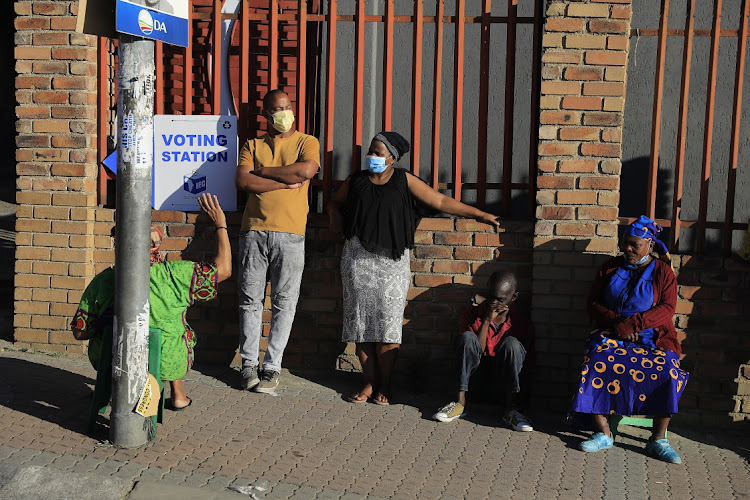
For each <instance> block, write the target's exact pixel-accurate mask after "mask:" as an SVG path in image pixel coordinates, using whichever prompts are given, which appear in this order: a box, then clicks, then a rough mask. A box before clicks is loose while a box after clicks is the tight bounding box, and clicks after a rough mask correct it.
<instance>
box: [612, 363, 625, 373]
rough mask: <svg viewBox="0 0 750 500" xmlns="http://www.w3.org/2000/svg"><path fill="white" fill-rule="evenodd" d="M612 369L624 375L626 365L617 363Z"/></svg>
mask: <svg viewBox="0 0 750 500" xmlns="http://www.w3.org/2000/svg"><path fill="white" fill-rule="evenodd" d="M612 370H614V372H615V373H616V374H618V375H622V374H623V373H625V365H623V364H622V363H617V364H616V365H614V366H613V367H612Z"/></svg>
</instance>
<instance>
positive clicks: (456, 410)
mask: <svg viewBox="0 0 750 500" xmlns="http://www.w3.org/2000/svg"><path fill="white" fill-rule="evenodd" d="M517 287H518V285H517V281H516V276H515V275H514V274H513V273H512V272H510V271H507V270H506V271H496V272H494V273H493V274H492V276H490V279H489V283H488V286H487V288H488V289H487V292H486V295H485V296H486V299H485V300H484V302H482V303H481V304H479V305H476V306H471V307H468V308H466V309H465V310H464V311H463V313H462V314H461V319H460V321H459V330H458V331H459V332H460V333H459V335H458V336H457V337H456V338H455V341H454V348H455V352H456V361H457V364H458V372H459V373H458V400H457V401H454V402H451V403H449V404H447V405H445V406H444V407H442V408H440V410H438V412H437V413H435V415H433V418H434V419H435V420H438V421H440V422H452V421H453V420H456V419H458V418H461V417H463V416H464V415H466V414H465V413H464V409H465V407H466V393H467V392H468V390H469V379H472V387H476V386H477V385H478V386H479V387H480V388H482V389H484V388H487V386H488V385H496V384H497V383H498V382H499V381H500V380H502V381H503V382H504V398H505V410H504V411H505V413H504V415H503V421H504V422H505V423H506V424H507V425H508V426H509V427H511V428H512V429H513V430H515V431H524V432H528V431H532V430H533V429H534V428H533V427H532V426H531V423H530V421H529V419H528V418H526V417H525V416H524V415H523V414H522V413H521V412H520V411H518V409H519V402H520V401H519V399H520V398H519V394H520V392H521V385H520V380H519V379H520V377H519V376H520V374H521V371H522V369H524V368H525V369H526V370H527V371H528V370H529V369H530V368H533V367H532V366H531V365H532V364H533V359H532V358H533V348H534V327H533V325H532V323H531V322H530V321H529V320H528V319H527V318H525V317H524V316H522V315H521V314H520V313H519V312H518V310H517V308H516V306H515V305H514V304H513V303H514V302H515V301H516V299H517V298H518V291H517V290H516V289H517ZM527 360H528V362H527ZM478 368H479V370H477V369H478ZM477 379H479V380H477Z"/></svg>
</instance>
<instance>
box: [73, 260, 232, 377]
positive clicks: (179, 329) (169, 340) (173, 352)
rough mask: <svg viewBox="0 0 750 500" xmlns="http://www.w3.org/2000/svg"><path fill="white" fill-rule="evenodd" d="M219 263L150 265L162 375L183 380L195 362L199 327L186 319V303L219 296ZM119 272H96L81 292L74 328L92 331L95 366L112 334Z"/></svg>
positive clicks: (153, 325)
mask: <svg viewBox="0 0 750 500" xmlns="http://www.w3.org/2000/svg"><path fill="white" fill-rule="evenodd" d="M216 273H217V271H216V266H214V265H213V264H207V263H203V262H190V261H185V260H183V261H171V262H166V263H162V264H154V265H152V266H151V283H150V287H151V293H150V296H149V304H150V314H149V327H151V328H157V329H159V330H161V332H162V333H161V375H162V378H163V379H164V380H167V381H173V380H179V379H181V378H182V377H184V376H185V374H186V373H187V372H188V370H189V369H190V367H191V366H192V364H193V359H194V356H193V349H194V347H195V332H193V329H192V328H190V325H188V323H187V320H186V318H185V314H186V312H187V309H188V307H190V306H191V305H192V304H193V303H194V302H204V301H208V300H211V299H213V298H214V297H216V287H217V285H218V282H217V274H216ZM114 299H115V272H114V269H113V268H110V269H106V270H105V271H102V272H101V273H99V274H97V275H96V276H95V277H94V279H93V280H91V283H89V286H88V287H86V290H85V291H84V292H83V296H82V297H81V302H80V304H79V306H78V310H77V311H76V313H75V315H74V316H73V321H72V322H71V328H73V329H75V330H81V331H84V332H93V333H94V336H93V337H92V338H91V340H89V350H88V353H89V360H91V364H93V365H94V367H95V368H96V366H97V363H98V360H99V354H100V353H101V350H102V344H103V339H104V337H105V336H106V335H112V320H113V316H114Z"/></svg>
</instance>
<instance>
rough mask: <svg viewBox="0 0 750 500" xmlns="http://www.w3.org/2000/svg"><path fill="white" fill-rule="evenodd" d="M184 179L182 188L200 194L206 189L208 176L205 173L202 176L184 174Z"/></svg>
mask: <svg viewBox="0 0 750 500" xmlns="http://www.w3.org/2000/svg"><path fill="white" fill-rule="evenodd" d="M182 179H183V184H182V189H184V190H185V191H187V192H188V193H192V194H198V193H202V192H203V191H205V190H206V176H205V175H202V176H200V177H188V176H184V177H183V178H182Z"/></svg>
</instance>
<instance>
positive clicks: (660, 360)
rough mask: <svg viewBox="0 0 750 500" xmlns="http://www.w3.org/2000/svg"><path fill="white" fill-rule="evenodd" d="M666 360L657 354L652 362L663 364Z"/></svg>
mask: <svg viewBox="0 0 750 500" xmlns="http://www.w3.org/2000/svg"><path fill="white" fill-rule="evenodd" d="M666 362H667V360H666V359H664V358H662V357H661V356H657V357H655V358H654V363H656V364H657V365H663V364H664V363H666Z"/></svg>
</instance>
